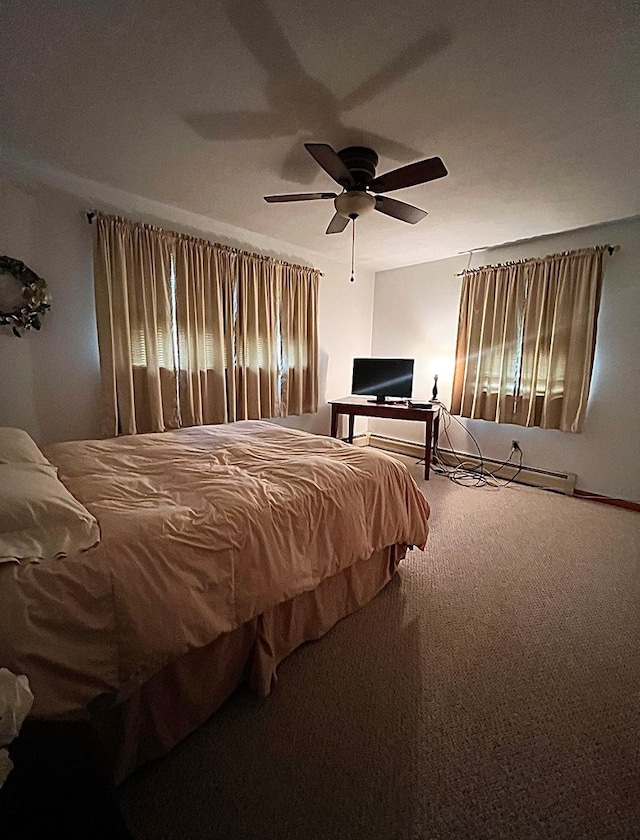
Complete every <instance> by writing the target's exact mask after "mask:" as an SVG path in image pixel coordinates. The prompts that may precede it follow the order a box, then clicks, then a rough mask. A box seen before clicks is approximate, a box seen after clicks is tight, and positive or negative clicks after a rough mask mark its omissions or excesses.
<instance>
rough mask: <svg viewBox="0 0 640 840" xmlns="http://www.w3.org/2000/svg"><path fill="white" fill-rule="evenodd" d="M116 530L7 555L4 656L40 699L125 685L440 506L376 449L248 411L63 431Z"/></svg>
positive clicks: (405, 539) (0, 572)
mask: <svg viewBox="0 0 640 840" xmlns="http://www.w3.org/2000/svg"><path fill="white" fill-rule="evenodd" d="M46 454H47V457H48V458H49V459H50V460H51V461H52V462H53V463H54V464H56V465H58V467H59V473H60V477H61V479H62V480H63V482H64V483H65V485H66V486H67V487H68V488H69V490H70V491H71V492H72V493H73V494H74V495H75V496H76V497H77V498H78V499H79V500H80V501H82V502H83V504H85V505H86V506H87V507H88V508H89V510H90V511H91V512H92V513H93V514H94V515H95V516H96V517H97V519H98V522H99V523H100V528H101V534H102V538H101V542H100V544H99V545H98V546H97V547H95V548H93V549H90V550H89V551H87V552H85V553H83V554H79V555H75V556H73V557H68V558H66V559H62V560H56V561H51V562H48V563H43V564H40V565H38V564H30V565H26V566H20V567H18V566H5V567H3V568H0V665H4V666H6V667H9V668H10V669H11V670H13V671H14V672H17V673H26V674H27V675H28V677H29V679H30V682H31V686H32V689H33V691H34V694H35V706H34V713H35V714H39V715H54V714H55V715H57V714H63V713H67V712H72V711H74V710H78V709H81V708H84V707H85V706H86V705H87V703H89V702H90V701H91V700H92V699H94V698H95V697H97V696H98V695H100V694H103V693H105V692H108V693H112V694H116V695H117V697H118V699H124V698H125V697H126V696H128V694H129V693H130V692H131V691H132V690H134V689H135V688H136V687H137V685H138V684H140V683H142V682H144V680H145V679H147V678H148V677H149V676H151V675H152V674H153V673H155V672H156V671H158V670H159V669H160V668H162V667H163V666H164V665H166V664H167V663H168V662H171V661H173V660H174V659H176V658H177V657H179V656H180V655H181V654H183V653H185V652H186V651H188V650H190V649H192V648H196V647H200V646H202V645H206V644H208V643H209V642H211V641H213V640H214V639H215V638H216V637H217V636H219V635H220V634H221V633H225V632H227V631H229V630H232V629H234V628H236V627H238V626H240V625H241V624H243V623H244V622H246V621H248V620H250V619H251V618H254V617H255V616H257V615H259V614H260V613H262V612H263V611H264V610H265V609H267V608H269V607H272V606H274V605H275V604H277V603H280V602H282V601H284V600H287V599H289V598H291V597H293V596H295V595H297V594H299V593H301V592H305V591H308V590H311V589H313V588H314V587H316V586H317V585H318V583H319V582H320V581H321V580H323V579H324V578H326V577H329V576H331V575H334V574H336V573H337V572H339V571H340V570H341V569H344V568H346V567H348V566H350V565H352V564H353V563H356V562H357V561H358V560H361V559H363V558H366V557H368V556H369V555H370V554H372V552H373V551H375V550H376V549H380V548H383V547H385V546H387V545H391V544H393V543H407V544H415V545H423V544H424V543H425V541H426V539H427V533H428V526H427V518H428V515H429V508H428V505H427V502H426V501H425V499H424V497H423V496H422V494H421V493H420V491H419V490H418V488H417V486H416V484H415V483H414V481H413V480H412V478H411V476H410V475H409V473H408V471H407V470H406V468H405V467H404V466H403V465H402V464H401V463H399V462H398V461H395V460H393V459H392V458H390V457H388V456H386V455H384V454H383V453H380V452H377V451H375V450H373V449H369V448H367V449H364V448H360V447H356V446H349V445H347V444H344V443H341V442H340V441H337V440H334V439H332V438H325V437H320V436H316V435H309V434H306V433H304V432H298V431H291V430H288V429H284V428H282V427H279V426H276V425H274V424H271V423H265V422H260V421H243V422H239V423H234V424H229V425H226V426H205V427H195V428H190V429H183V430H180V431H176V432H165V433H164V434H148V435H137V436H130V437H121V438H116V439H112V440H102V441H75V442H70V443H61V444H56V445H53V446H50V447H49V448H48V449H47V450H46Z"/></svg>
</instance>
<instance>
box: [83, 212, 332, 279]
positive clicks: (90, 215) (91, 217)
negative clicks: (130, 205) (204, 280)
mask: <svg viewBox="0 0 640 840" xmlns="http://www.w3.org/2000/svg"><path fill="white" fill-rule="evenodd" d="M97 215H98V212H97V210H87V212H86V213H85V216H86V217H87V222H89V224H90V225H92V224H93V220H94V219H95V217H96V216H97ZM132 224H142V225H143V224H146V223H145V222H132ZM151 227H154V225H151ZM162 230H163V229H162ZM164 232H165V233H173V231H164ZM175 235H176V236H182V237H184V238H185V239H195V240H200V241H201V242H206V243H207V244H208V245H216V246H217V247H218V248H226V249H227V250H228V251H235V252H236V254H244V255H245V256H248V257H258V258H259V259H261V260H272V261H273V262H274V263H278V264H279V265H287V266H289V267H290V268H302V269H304V270H305V271H317V272H318V274H319V275H320V277H324V271H318V269H317V268H313V266H310V265H299V264H298V263H291V262H287V260H279V259H278V258H277V257H269V256H267V255H266V254H256V253H254V252H252V251H243V250H241V249H240V248H234V247H233V246H232V245H222V244H221V243H219V242H211V241H210V240H208V239H203V238H202V237H199V236H191V235H189V234H186V233H179V232H175Z"/></svg>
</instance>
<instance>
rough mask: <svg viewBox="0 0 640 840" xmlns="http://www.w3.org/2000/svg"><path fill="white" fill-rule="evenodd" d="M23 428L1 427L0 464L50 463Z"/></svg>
mask: <svg viewBox="0 0 640 840" xmlns="http://www.w3.org/2000/svg"><path fill="white" fill-rule="evenodd" d="M50 463H51V461H49V460H48V459H47V458H45V457H44V455H43V454H42V452H40V450H39V449H38V447H37V446H36V444H35V442H34V441H33V440H32V439H31V438H30V437H29V435H28V434H27V433H26V432H25V431H23V430H22V429H12V428H10V427H9V426H2V427H0V464H50Z"/></svg>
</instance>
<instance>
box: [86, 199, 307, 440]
mask: <svg viewBox="0 0 640 840" xmlns="http://www.w3.org/2000/svg"><path fill="white" fill-rule="evenodd" d="M94 273H95V287H96V310H97V319H98V338H99V345H100V364H101V370H102V380H103V391H104V401H105V406H106V411H105V418H104V424H103V426H104V428H103V432H104V434H105V435H115V434H135V433H137V432H149V431H164V430H166V429H173V428H179V427H182V426H193V425H201V424H208V423H224V422H229V421H234V420H242V419H258V418H270V417H284V416H287V415H291V414H300V413H303V412H309V411H317V406H318V388H317V360H318V334H317V298H318V281H319V272H318V271H317V270H316V269H312V268H306V267H303V266H293V265H289V264H287V263H282V262H279V261H277V260H274V259H271V258H266V257H262V256H261V255H258V254H250V253H246V252H242V251H237V250H236V249H233V248H228V247H225V246H222V245H217V244H214V243H211V242H207V241H206V240H201V239H195V238H192V237H187V236H183V235H181V234H177V233H171V232H167V231H164V230H162V229H160V228H155V227H152V226H149V225H141V224H137V223H133V222H128V221H126V220H124V219H119V218H116V217H112V216H103V215H102V214H98V215H97V217H96V235H95V239H94Z"/></svg>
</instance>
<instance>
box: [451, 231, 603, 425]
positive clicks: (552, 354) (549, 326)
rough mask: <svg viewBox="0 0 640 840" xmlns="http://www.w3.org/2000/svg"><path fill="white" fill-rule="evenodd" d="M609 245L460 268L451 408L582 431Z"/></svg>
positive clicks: (508, 420) (474, 415)
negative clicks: (605, 253)
mask: <svg viewBox="0 0 640 840" xmlns="http://www.w3.org/2000/svg"><path fill="white" fill-rule="evenodd" d="M605 248H606V246H604V247H597V248H590V249H585V250H580V251H571V252H569V253H566V254H555V255H551V256H548V257H545V258H544V259H531V260H524V261H522V262H517V263H511V264H506V265H495V266H484V267H482V268H478V269H472V270H467V271H465V272H463V282H462V292H461V298H460V315H459V321H458V339H457V346H456V366H455V372H454V382H453V397H452V405H451V411H452V413H454V414H458V415H461V416H463V417H470V418H475V419H481V420H493V421H495V422H498V423H514V424H517V425H521V426H540V427H541V428H544V429H560V430H562V431H570V432H579V431H581V429H582V425H583V421H584V416H585V412H586V407H587V398H588V395H589V385H590V381H591V372H592V368H593V358H594V353H595V342H596V325H597V319H598V308H599V304H600V292H601V287H602V271H603V253H604V250H605Z"/></svg>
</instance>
